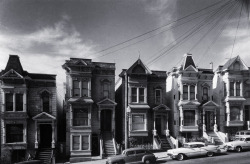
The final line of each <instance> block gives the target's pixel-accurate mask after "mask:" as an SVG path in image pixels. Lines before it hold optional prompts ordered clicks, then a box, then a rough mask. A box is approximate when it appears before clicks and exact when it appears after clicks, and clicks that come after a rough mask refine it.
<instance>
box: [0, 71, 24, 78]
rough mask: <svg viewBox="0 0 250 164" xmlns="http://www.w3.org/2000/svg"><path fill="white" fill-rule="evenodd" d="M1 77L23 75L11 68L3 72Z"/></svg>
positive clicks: (19, 76)
mask: <svg viewBox="0 0 250 164" xmlns="http://www.w3.org/2000/svg"><path fill="white" fill-rule="evenodd" d="M2 77H9V78H23V76H22V75H20V74H19V73H17V72H16V71H15V70H14V69H11V70H9V71H8V72H6V73H5V74H3V76H2Z"/></svg>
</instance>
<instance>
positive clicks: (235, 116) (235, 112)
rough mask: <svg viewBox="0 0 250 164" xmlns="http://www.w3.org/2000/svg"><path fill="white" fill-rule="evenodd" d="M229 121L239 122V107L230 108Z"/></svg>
mask: <svg viewBox="0 0 250 164" xmlns="http://www.w3.org/2000/svg"><path fill="white" fill-rule="evenodd" d="M230 121H240V107H238V106H232V107H231V109H230Z"/></svg>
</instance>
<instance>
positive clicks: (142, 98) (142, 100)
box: [139, 88, 145, 103]
mask: <svg viewBox="0 0 250 164" xmlns="http://www.w3.org/2000/svg"><path fill="white" fill-rule="evenodd" d="M144 96H145V95H144V88H139V103H143V102H144Z"/></svg>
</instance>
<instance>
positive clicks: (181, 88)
mask: <svg viewBox="0 0 250 164" xmlns="http://www.w3.org/2000/svg"><path fill="white" fill-rule="evenodd" d="M177 93H178V92H177ZM180 93H181V94H180V96H181V97H180V100H183V83H181V85H180Z"/></svg>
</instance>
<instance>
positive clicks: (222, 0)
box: [91, 0, 225, 55]
mask: <svg viewBox="0 0 250 164" xmlns="http://www.w3.org/2000/svg"><path fill="white" fill-rule="evenodd" d="M222 2H225V1H224V0H221V1H219V2H216V3H214V4H212V5H209V6H207V7H205V8H202V9H200V10H198V11H195V12H193V13H191V14H188V15H186V16H184V17H182V18H179V19H176V20H174V21H172V22H170V23H167V24H165V25H163V26H160V27H157V28H155V29H153V30H150V31H147V32H145V33H143V34H140V35H138V36H135V37H132V38H130V39H127V40H125V41H123V42H120V43H117V44H115V45H112V46H110V47H108V48H105V49H103V50H101V51H98V52H96V53H93V54H91V55H95V54H100V53H102V52H105V51H107V50H109V49H112V48H115V47H117V46H120V45H123V44H125V43H128V42H130V41H132V40H135V39H137V38H140V37H142V36H144V35H147V34H150V33H152V32H155V31H157V30H159V29H162V28H164V27H166V26H169V25H170V24H173V23H175V22H178V21H180V20H183V19H185V18H188V17H189V16H192V15H194V14H197V13H200V12H202V11H204V10H206V9H209V8H211V7H214V6H216V5H219V4H220V3H222Z"/></svg>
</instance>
